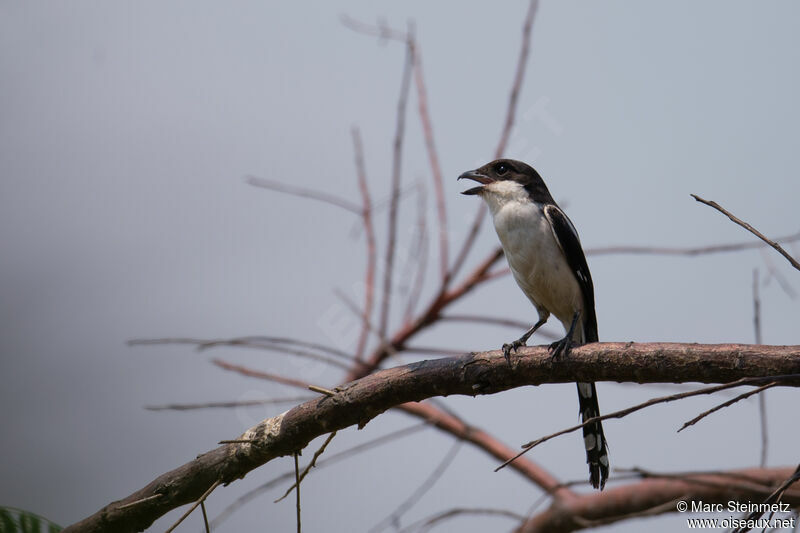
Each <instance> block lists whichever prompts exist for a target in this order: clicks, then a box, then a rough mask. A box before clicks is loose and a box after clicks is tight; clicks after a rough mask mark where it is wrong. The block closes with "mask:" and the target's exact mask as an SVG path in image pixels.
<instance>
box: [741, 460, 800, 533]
mask: <svg viewBox="0 0 800 533" xmlns="http://www.w3.org/2000/svg"><path fill="white" fill-rule="evenodd" d="M797 481H800V465H797V469H796V470H795V471H794V474H792V475H791V476H790V477H789V478H788V479H787V480H786V481H784V482H783V483H781V485H780V487H778V488H777V489H775V491H774V492H773V493H772V494H770V495H769V496H767V499H765V500H764V502H763V503H766V504H770V503H775V502H778V501H780V499H781V497H783V493H784V492H786V489H788V488H789V487H790V486H792V485H793V484H794V483H795V482H797ZM763 515H764V511H753V512H752V513H750V514H749V515H747V518H745V523H747V522H752V521H754V520H756V519H757V518H759V517H761V516H763ZM750 529H752V528H750V527H746V526H743V527H740V528H736V529H734V530H733V531H732V532H731V533H746V532H747V531H750Z"/></svg>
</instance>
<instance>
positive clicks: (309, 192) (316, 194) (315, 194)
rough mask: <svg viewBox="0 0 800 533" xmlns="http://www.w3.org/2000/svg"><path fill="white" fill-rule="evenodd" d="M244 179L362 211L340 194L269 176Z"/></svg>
mask: <svg viewBox="0 0 800 533" xmlns="http://www.w3.org/2000/svg"><path fill="white" fill-rule="evenodd" d="M244 180H245V181H246V182H247V183H248V184H250V185H253V186H255V187H261V188H264V189H269V190H271V191H277V192H282V193H285V194H290V195H292V196H299V197H301V198H310V199H312V200H318V201H320V202H324V203H326V204H330V205H335V206H337V207H341V208H342V209H346V210H347V211H350V212H351V213H355V214H356V215H360V214H361V211H362V209H361V207H360V206H358V205H356V204H354V203H353V202H351V201H350V200H347V199H345V198H342V197H340V196H336V195H335V194H330V193H327V192H321V191H317V190H314V189H306V188H304V187H297V186H296V185H287V184H286V183H281V182H280V181H276V180H271V179H267V178H259V177H257V176H246V177H245V179H244Z"/></svg>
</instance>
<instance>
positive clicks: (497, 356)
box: [64, 343, 800, 532]
mask: <svg viewBox="0 0 800 533" xmlns="http://www.w3.org/2000/svg"><path fill="white" fill-rule="evenodd" d="M796 373H800V346H758V345H741V344H721V345H701V344H673V343H643V344H636V343H594V344H589V345H586V346H582V347H580V348H576V349H574V350H573V351H572V352H571V354H570V356H569V357H564V358H562V359H560V360H555V361H554V360H553V359H552V358H551V357H550V354H549V352H548V350H547V348H546V347H536V348H525V349H522V350H520V352H519V353H518V354H516V355H514V356H512V357H511V364H508V363H507V362H506V360H505V358H504V357H503V355H502V352H501V351H500V350H495V351H491V352H482V353H475V354H470V355H465V356H462V357H458V358H443V359H436V360H431V361H421V362H417V363H412V364H409V365H404V366H400V367H396V368H390V369H387V370H382V371H379V372H375V373H373V374H370V375H368V376H365V377H364V378H362V379H359V380H357V381H354V382H351V383H347V384H345V385H343V386H341V387H339V388H338V389H337V390H336V392H335V395H334V396H332V397H329V396H323V397H321V398H318V399H315V400H311V401H309V402H306V403H304V404H301V405H298V406H297V407H294V408H293V409H291V410H289V411H287V412H285V413H282V414H280V415H278V416H276V417H273V418H270V419H268V420H264V421H262V422H261V423H259V424H257V425H256V426H254V427H252V428H250V429H249V430H248V431H246V432H245V433H244V434H243V435H241V437H239V438H238V439H236V442H232V443H228V444H224V445H222V446H220V447H218V448H216V449H214V450H211V451H209V452H207V453H204V454H202V455H200V456H198V457H197V458H196V459H194V460H192V461H190V462H188V463H186V464H185V465H183V466H181V467H179V468H177V469H175V470H173V471H171V472H167V473H166V474H163V475H161V476H159V477H158V478H156V479H155V480H154V481H152V482H151V483H150V484H148V485H147V486H146V487H144V488H142V489H140V490H138V491H136V492H135V493H133V494H131V495H130V496H128V497H127V498H124V499H123V500H120V501H116V502H113V503H111V504H109V505H107V506H106V507H104V508H103V509H101V510H100V511H98V512H97V513H96V514H94V515H92V516H90V517H88V518H86V519H85V520H83V521H81V522H79V523H77V524H74V525H72V526H70V527H68V528H67V529H65V530H64V531H66V532H73V531H90V532H94V531H116V532H127V531H139V530H142V529H144V528H146V527H148V526H149V525H150V524H152V522H153V521H154V520H155V519H157V518H158V517H160V516H162V515H163V514H165V513H166V512H168V511H170V510H171V509H174V508H176V507H178V506H180V505H183V504H186V503H190V502H193V501H196V500H197V499H198V498H199V497H200V496H201V495H202V494H203V493H204V492H205V491H207V490H208V489H209V487H211V486H212V485H213V484H214V483H217V482H222V483H230V482H232V481H235V480H236V479H239V478H241V477H243V476H244V475H245V474H246V473H247V472H249V471H251V470H253V469H255V468H257V467H258V466H261V465H262V464H264V463H266V462H269V461H271V460H272V459H275V458H277V457H281V456H285V455H291V454H294V453H295V452H297V451H298V450H301V449H303V448H304V447H305V446H306V445H307V444H308V443H309V442H310V441H311V440H312V439H314V438H316V437H318V436H320V435H323V434H326V433H330V432H331V431H335V430H338V429H342V428H345V427H348V426H351V425H358V426H359V427H363V426H364V425H365V424H367V422H369V421H370V420H371V419H373V418H375V417H376V416H378V415H379V414H381V413H383V412H384V411H386V410H387V409H390V408H392V407H396V406H400V405H402V404H404V403H407V402H415V401H420V400H422V399H425V398H430V397H433V396H440V395H451V394H460V395H470V396H474V395H478V394H493V393H497V392H500V391H504V390H508V389H511V388H514V387H519V386H523V385H539V384H542V383H565V382H574V381H576V380H578V381H581V380H583V381H633V382H637V383H660V382H670V383H681V382H688V381H693V382H702V383H726V382H729V381H733V380H736V379H740V378H742V377H748V376H774V375H785V374H796ZM270 377H272V376H270ZM787 476H788V474H787V475H786V476H783V478H782V479H786V477H787ZM611 492H612V491H606V492H605V493H603V494H609V493H611ZM684 492H685V491H684ZM155 495H159V497H155V498H154V496H155ZM673 499H674V497H673ZM660 503H663V501H661V502H660ZM650 507H652V505H651V506H650ZM578 515H579V516H585V515H584V514H581V513H578ZM588 518H589V519H592V517H591V516H588ZM572 523H573V524H574V522H572Z"/></svg>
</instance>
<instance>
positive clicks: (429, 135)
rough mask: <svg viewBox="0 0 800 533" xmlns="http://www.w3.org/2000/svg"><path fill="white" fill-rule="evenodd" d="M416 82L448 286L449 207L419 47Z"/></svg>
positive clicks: (442, 268)
mask: <svg viewBox="0 0 800 533" xmlns="http://www.w3.org/2000/svg"><path fill="white" fill-rule="evenodd" d="M414 80H415V81H416V87H417V103H418V107H419V118H420V121H421V122H422V133H423V135H424V137H425V148H426V149H427V151H428V161H429V162H430V166H431V177H432V178H433V188H434V191H435V193H436V213H437V215H438V218H439V258H440V271H441V275H442V283H443V284H445V285H446V284H447V272H448V266H449V259H448V246H449V244H448V234H447V207H446V203H445V197H444V178H443V177H442V168H441V166H440V165H439V155H438V154H437V153H436V144H435V143H434V138H433V123H432V122H431V117H430V114H429V113H428V96H427V92H426V90H425V77H424V75H423V71H422V54H421V53H420V51H419V46H417V47H416V54H415V55H414Z"/></svg>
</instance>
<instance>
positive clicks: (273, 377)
mask: <svg viewBox="0 0 800 533" xmlns="http://www.w3.org/2000/svg"><path fill="white" fill-rule="evenodd" d="M211 362H212V363H214V364H215V365H217V366H218V367H220V368H222V369H223V370H230V371H231V372H238V373H239V374H241V375H243V376H248V377H251V378H259V379H266V380H268V381H274V382H275V383H280V384H282V385H289V386H292V387H300V388H302V389H307V388H308V383H306V382H304V381H301V380H299V379H295V378H290V377H286V376H280V375H278V374H271V373H269V372H262V371H260V370H254V369H252V368H247V367H246V366H241V365H235V364H233V363H228V362H227V361H223V360H221V359H212V360H211Z"/></svg>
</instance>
